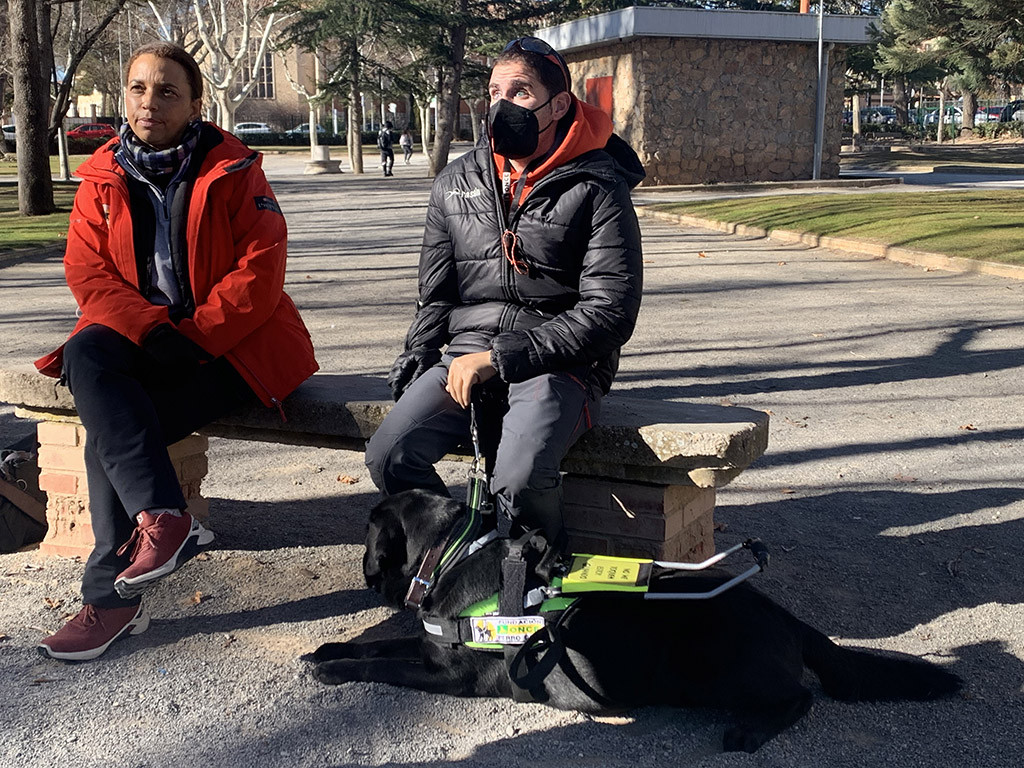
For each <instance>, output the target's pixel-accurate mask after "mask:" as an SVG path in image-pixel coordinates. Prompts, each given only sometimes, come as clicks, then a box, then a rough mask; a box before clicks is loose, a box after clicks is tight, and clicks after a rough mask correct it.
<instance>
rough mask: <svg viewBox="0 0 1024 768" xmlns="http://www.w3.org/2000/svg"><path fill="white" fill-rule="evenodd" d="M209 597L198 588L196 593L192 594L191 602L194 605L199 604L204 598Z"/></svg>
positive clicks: (207, 598)
mask: <svg viewBox="0 0 1024 768" xmlns="http://www.w3.org/2000/svg"><path fill="white" fill-rule="evenodd" d="M209 599H210V596H209V595H204V594H203V593H202V592H200V591H199V590H198V589H197V590H196V593H195V594H194V595H192V602H193V603H194V604H196V605H199V604H200V603H201V602H203V601H204V600H209Z"/></svg>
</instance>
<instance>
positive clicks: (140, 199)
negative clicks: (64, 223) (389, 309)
mask: <svg viewBox="0 0 1024 768" xmlns="http://www.w3.org/2000/svg"><path fill="white" fill-rule="evenodd" d="M202 83H203V81H202V76H201V74H200V72H199V67H198V65H197V64H196V62H195V60H194V59H193V58H192V57H191V56H190V55H189V54H188V53H187V52H186V51H185V50H184V49H182V48H179V47H178V46H175V45H172V44H170V43H164V42H157V43H151V44H149V45H145V46H143V47H142V48H140V49H139V50H137V51H136V52H135V53H134V54H133V55H132V58H131V60H130V61H129V63H128V76H127V85H126V89H125V94H126V107H127V112H128V115H127V116H128V122H127V124H126V125H125V126H122V129H121V134H120V136H119V137H118V138H117V139H111V140H110V141H109V142H107V144H105V145H104V146H103V147H100V149H98V150H97V151H96V153H95V154H94V155H93V156H92V157H91V158H89V160H87V161H86V163H85V164H84V165H83V166H82V167H81V168H79V169H78V172H77V174H78V175H79V176H80V177H81V178H82V185H81V187H80V188H79V190H78V193H77V195H76V196H75V204H74V209H73V211H72V214H71V222H70V228H69V231H68V243H67V251H66V255H65V258H64V267H65V274H66V277H67V281H68V285H69V287H70V288H71V292H72V294H73V295H74V297H75V300H76V301H77V303H78V307H79V314H80V319H79V321H78V324H77V325H76V327H75V330H74V332H73V333H72V335H71V337H70V338H69V339H68V341H67V342H66V343H65V344H64V345H63V346H62V347H61V348H60V349H58V350H56V351H55V352H53V353H52V354H50V355H48V356H47V357H45V358H43V359H41V360H39V361H38V362H37V363H36V365H37V367H38V368H39V369H40V370H41V371H42V372H43V373H46V374H48V375H52V376H60V377H61V378H62V380H63V381H65V382H66V383H67V385H68V387H69V388H70V389H71V392H72V394H73V395H74V397H75V407H76V409H77V410H78V414H79V416H80V418H81V419H82V423H83V424H84V425H85V428H86V434H87V439H86V445H85V463H86V474H87V479H88V483H89V508H90V512H91V515H92V525H93V531H94V532H95V536H96V546H95V549H94V550H93V553H92V555H91V556H90V558H89V561H88V563H87V564H86V569H85V576H84V578H83V582H82V602H83V604H84V607H83V608H82V610H81V612H80V613H79V614H78V615H77V616H75V618H73V619H72V620H71V621H69V622H68V623H67V624H66V625H65V626H64V627H62V628H61V630H60V631H58V632H57V633H56V634H54V635H52V636H51V637H48V638H46V639H45V640H43V641H42V643H41V644H40V651H41V652H42V653H43V654H44V655H47V656H49V657H51V658H56V659H67V660H77V661H81V660H85V659H93V658H96V657H97V656H99V655H100V654H102V653H103V652H104V651H105V650H106V649H107V648H108V647H109V646H110V644H111V643H113V642H114V641H115V640H117V639H118V638H121V637H124V636H126V635H128V634H138V633H139V632H142V631H144V630H145V629H146V627H147V626H148V624H149V618H148V616H147V615H146V614H145V612H144V611H143V608H142V604H141V594H142V593H143V592H144V591H145V589H146V588H148V587H149V586H150V585H152V584H153V583H154V582H155V581H156V580H157V579H159V578H161V577H163V576H166V575H168V574H170V573H172V572H173V571H174V570H176V569H177V568H178V567H179V566H180V565H181V564H182V563H184V562H185V561H186V560H188V559H189V558H190V557H192V556H193V555H194V554H195V553H196V552H197V551H198V548H199V547H201V546H203V545H206V544H209V543H210V542H211V541H212V540H213V534H212V533H211V532H210V531H208V530H206V529H205V528H204V527H203V526H202V525H200V524H199V522H198V521H197V520H195V519H194V518H192V516H191V515H189V513H188V511H187V509H186V503H185V499H184V497H183V495H182V492H181V487H180V485H179V483H178V480H177V477H176V475H175V472H174V468H173V467H172V465H171V461H170V458H169V456H168V453H167V446H168V445H170V444H171V443H174V442H176V441H178V440H180V439H182V438H183V437H185V436H186V435H188V434H190V433H191V432H193V431H194V430H196V429H198V428H199V427H201V426H203V425H204V424H207V423H209V422H210V421H213V420H214V419H216V418H218V417H219V416H221V415H223V414H224V413H226V412H228V411H230V410H233V409H235V408H238V407H239V406H241V405H244V404H246V403H255V402H257V400H258V401H262V402H263V404H264V405H267V406H271V407H277V408H278V409H279V410H280V409H281V400H282V399H283V398H284V397H285V396H286V395H287V394H289V393H290V392H291V391H292V390H293V389H295V387H297V386H298V385H299V384H300V383H301V382H302V381H304V380H305V379H306V378H308V377H309V376H310V375H312V374H313V372H314V371H316V370H317V364H316V360H315V359H314V357H313V346H312V343H311V341H310V338H309V333H308V332H307V331H306V328H305V326H304V325H303V323H302V319H301V318H300V317H299V314H298V312H297V310H296V309H295V305H294V304H293V303H292V301H291V299H289V298H288V296H287V295H286V294H285V293H284V274H285V258H286V252H287V245H286V239H287V235H286V227H285V221H284V216H283V215H282V214H281V209H280V208H279V207H278V205H277V201H276V199H275V198H274V194H273V192H272V191H271V189H270V186H269V184H268V183H267V180H266V177H265V176H264V174H263V171H262V170H261V168H260V156H259V154H258V153H256V152H253V151H251V150H250V149H248V148H247V147H246V146H245V145H244V144H242V143H241V142H240V141H238V139H236V138H235V137H234V136H232V135H231V134H229V133H225V132H223V131H221V130H220V129H219V128H217V127H216V126H214V125H211V124H209V123H204V122H203V121H202V120H201V119H200V117H199V115H200V108H201V106H202ZM282 415H283V412H282Z"/></svg>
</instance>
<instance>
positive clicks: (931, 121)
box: [924, 107, 964, 125]
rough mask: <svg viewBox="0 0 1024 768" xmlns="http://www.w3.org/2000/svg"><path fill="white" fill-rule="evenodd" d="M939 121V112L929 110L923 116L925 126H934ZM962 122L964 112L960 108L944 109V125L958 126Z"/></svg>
mask: <svg viewBox="0 0 1024 768" xmlns="http://www.w3.org/2000/svg"><path fill="white" fill-rule="evenodd" d="M938 120H939V110H937V109H930V110H928V111H927V112H925V114H924V124H925V125H935V124H936V123H937V122H938ZM963 121H964V111H963V110H962V109H960V107H946V118H945V120H943V122H944V123H945V124H946V125H960V124H961V123H963Z"/></svg>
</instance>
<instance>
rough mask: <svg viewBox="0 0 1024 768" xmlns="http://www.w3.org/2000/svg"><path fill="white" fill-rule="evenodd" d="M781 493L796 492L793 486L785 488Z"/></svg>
mask: <svg viewBox="0 0 1024 768" xmlns="http://www.w3.org/2000/svg"><path fill="white" fill-rule="evenodd" d="M779 493H796V491H794V490H793V489H792V488H783V489H782V490H780V491H779Z"/></svg>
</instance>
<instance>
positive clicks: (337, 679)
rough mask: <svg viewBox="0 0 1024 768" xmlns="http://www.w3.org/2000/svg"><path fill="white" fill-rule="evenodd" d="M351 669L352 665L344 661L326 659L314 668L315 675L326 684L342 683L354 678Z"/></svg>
mask: <svg viewBox="0 0 1024 768" xmlns="http://www.w3.org/2000/svg"><path fill="white" fill-rule="evenodd" d="M349 671H350V665H349V664H348V663H346V662H344V661H324V662H321V663H320V664H317V665H316V666H315V667H314V668H313V677H315V678H316V679H317V680H319V681H320V682H321V683H323V684H324V685H341V684H342V683H348V682H351V681H352V680H353V679H354V678H353V677H352V676H351V675H350V674H349Z"/></svg>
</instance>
